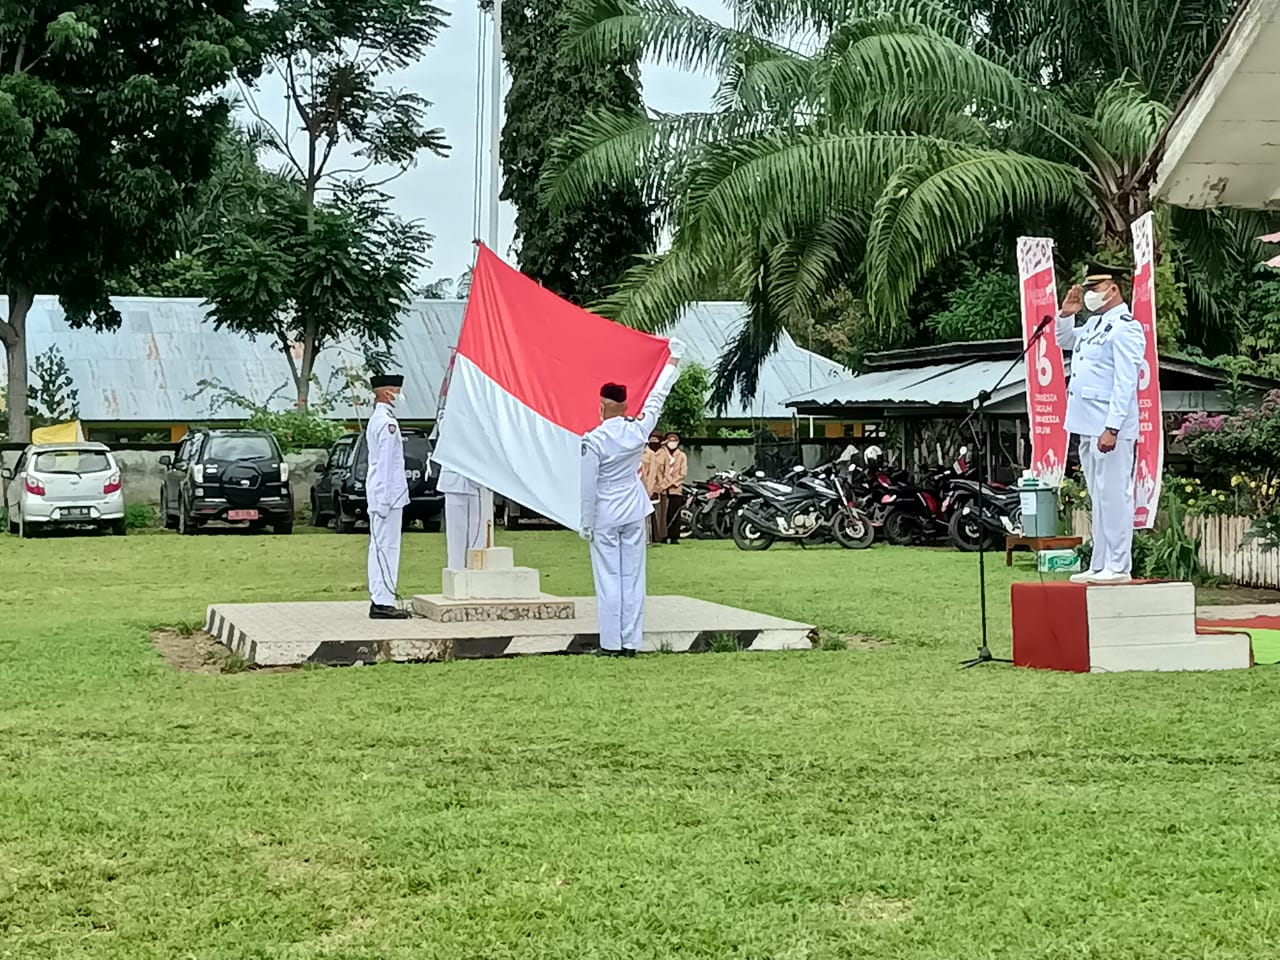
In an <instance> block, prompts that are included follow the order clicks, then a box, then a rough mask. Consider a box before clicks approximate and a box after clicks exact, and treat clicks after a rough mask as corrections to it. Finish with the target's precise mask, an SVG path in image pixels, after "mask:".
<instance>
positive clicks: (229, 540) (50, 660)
mask: <svg viewBox="0 0 1280 960" xmlns="http://www.w3.org/2000/svg"><path fill="white" fill-rule="evenodd" d="M506 542H511V543H514V544H515V546H516V547H517V554H518V556H519V558H520V560H521V561H522V562H526V563H532V564H534V565H537V566H539V567H541V568H542V570H543V575H544V584H545V588H546V589H548V590H550V591H553V592H559V593H575V592H585V591H587V590H588V589H589V583H590V574H589V568H588V565H587V563H586V557H585V549H584V547H583V546H582V545H581V544H580V543H579V542H578V541H577V540H576V539H575V538H573V537H572V536H570V535H567V534H560V533H530V534H523V535H516V536H512V537H508V538H506ZM442 549H443V548H442V543H441V538H440V537H438V536H434V535H426V534H416V535H413V536H411V537H409V538H408V540H407V542H406V550H405V563H404V567H403V569H402V580H401V583H402V586H403V587H404V588H406V589H420V590H421V589H430V588H433V587H434V585H435V584H437V583H438V580H437V577H438V568H439V566H440V564H441V561H442ZM363 550H364V541H363V539H362V538H359V537H340V536H336V535H331V534H316V535H311V536H300V535H296V536H294V537H285V538H281V537H266V536H264V537H244V536H211V537H199V538H192V539H186V538H179V537H177V536H172V535H145V536H130V537H127V538H124V539H113V538H100V539H49V540H36V541H33V542H29V543H25V542H19V541H17V540H16V539H14V538H3V537H0V696H2V697H3V705H2V706H0V957H5V958H10V957H12V958H23V960H27V958H45V957H57V958H76V960H79V958H95V960H98V958H121V960H123V958H129V960H142V958H157V960H158V958H164V960H174V958H199V960H207V958H227V960H231V958H236V960H240V958H267V957H269V958H282V960H283V958H290V960H293V958H315V957H331V958H369V960H373V958H378V960H391V958H397V960H398V958H406V960H407V958H415V960H417V958H450V960H459V958H494V960H498V958H508V957H510V958H515V957H519V958H565V960H588V958H610V960H613V958H617V960H633V958H650V957H653V958H657V957H663V958H666V957H676V956H680V957H687V958H730V957H732V958H743V960H745V958H759V960H774V958H778V960H783V958H785V960H802V958H804V960H819V958H833V960H834V958H854V957H875V958H937V960H955V958H996V957H999V958H1011V960H1014V958H1016V960H1031V958H1055V960H1057V958H1062V960H1068V958H1070V960H1082V958H1099V960H1103V958H1105V960H1115V958H1130V957H1144V958H1145V957H1149V958H1152V960H1156V958H1159V960H1168V958H1197V960H1200V958H1214V960H1225V958H1242V960H1243V958H1249V960H1257V958H1264V957H1273V956H1276V955H1277V949H1278V948H1277V946H1276V945H1277V943H1278V942H1280V913H1278V912H1277V910H1276V905H1277V904H1280V826H1278V822H1277V820H1278V818H1277V813H1276V808H1277V801H1278V800H1280V757H1278V751H1277V749H1276V747H1275V746H1274V745H1273V744H1272V743H1271V737H1272V736H1273V735H1274V731H1275V729H1276V722H1277V717H1280V705H1278V703H1280V697H1278V696H1277V695H1278V694H1280V672H1277V671H1271V670H1267V669H1258V670H1254V671H1249V672H1238V673H1230V674H1217V675H1163V676H1161V675H1128V676H1123V675H1117V676H1074V675H1071V676H1068V675H1055V674H1048V673H1038V672H1030V671H1020V670H1014V669H1013V668H1011V667H1007V666H986V667H983V668H980V669H977V670H971V671H963V672H962V671H958V670H957V669H956V667H955V662H956V661H957V660H958V659H959V658H961V657H962V656H965V655H967V654H969V653H970V652H971V651H972V648H973V647H974V646H975V645H976V641H977V629H978V622H977V616H976V611H975V604H974V587H975V572H976V566H975V560H974V558H973V557H967V556H962V555H959V554H956V553H952V552H949V551H923V550H918V551H910V550H901V549H885V548H876V549H873V550H871V551H867V552H862V553H847V552H843V551H838V550H829V549H821V550H812V551H800V550H796V549H776V550H774V551H770V552H768V553H764V554H743V553H739V552H738V551H737V550H735V549H734V548H733V546H732V545H730V544H685V545H683V546H681V547H679V548H670V547H667V548H662V549H660V550H659V551H657V552H655V553H654V554H653V555H652V561H651V565H650V581H651V589H652V591H653V592H655V593H656V592H687V593H691V594H694V595H697V596H701V597H705V598H707V599H712V600H719V601H725V602H730V603H736V604H739V605H742V606H746V607H752V608H756V609H760V610H764V611H767V612H770V613H775V614H778V615H781V616H787V617H795V618H800V619H807V620H810V621H813V622H816V623H818V624H819V625H821V627H822V628H823V630H824V631H825V632H827V633H828V634H830V635H837V634H838V635H859V636H866V637H875V638H879V639H883V640H888V641H891V642H892V645H891V646H889V647H887V648H884V649H876V650H848V651H831V652H823V651H815V652H813V653H779V654H745V653H744V654H731V653H725V654H706V655H701V656H661V655H659V656H652V657H645V658H641V659H640V660H636V661H602V660H598V659H594V658H543V659H526V660H519V661H488V662H464V663H451V664H437V665H405V666H400V665H383V666H377V667H366V668H358V669H319V670H305V671H297V672H289V673H239V674H229V675H222V676H199V675H192V674H180V673H177V672H175V671H173V670H172V669H170V668H169V667H167V666H166V665H165V664H164V663H163V662H162V661H161V660H160V659H159V657H158V655H157V654H156V653H155V651H154V650H153V649H152V647H151V646H150V644H149V642H148V633H149V630H150V629H151V628H153V627H155V626H158V625H174V624H182V623H185V624H190V625H198V623H199V622H200V621H201V620H202V618H203V610H204V606H205V604H206V603H207V602H210V601H214V600H224V601H225V600H272V599H281V600H285V599H325V598H331V599H359V598H362V597H363V596H364V585H363V576H364V574H363V571H364V556H363ZM1024 569H1025V568H1024ZM991 570H992V578H991V583H992V612H993V623H994V631H993V636H992V643H993V646H995V647H997V652H1003V651H1005V650H1007V646H1008V633H1009V631H1008V588H1007V585H1008V583H1009V580H1010V576H1009V574H1008V572H1007V571H1006V570H1005V568H1004V566H1003V560H1002V558H1001V559H1000V560H998V561H997V562H996V563H993V565H992V568H991ZM1023 575H1024V576H1025V575H1028V574H1025V573H1024V574H1023Z"/></svg>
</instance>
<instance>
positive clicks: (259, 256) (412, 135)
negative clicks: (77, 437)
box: [203, 0, 448, 409]
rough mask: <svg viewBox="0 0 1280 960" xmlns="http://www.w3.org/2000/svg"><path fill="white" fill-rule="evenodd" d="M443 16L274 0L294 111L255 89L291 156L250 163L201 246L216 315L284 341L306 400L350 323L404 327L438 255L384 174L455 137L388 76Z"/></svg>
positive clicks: (418, 9) (279, 71)
mask: <svg viewBox="0 0 1280 960" xmlns="http://www.w3.org/2000/svg"><path fill="white" fill-rule="evenodd" d="M444 16H445V14H444V12H443V11H442V10H441V9H440V8H439V7H436V6H433V5H432V4H429V3H425V2H422V0H343V2H341V3H339V2H326V0H282V2H279V3H278V4H277V5H276V10H275V13H274V16H273V19H272V24H273V30H274V40H275V42H274V44H273V46H272V48H271V50H270V52H269V55H268V57H267V69H268V71H269V72H270V73H271V74H273V75H274V76H276V77H277V78H278V79H279V81H280V82H281V83H283V85H284V95H285V101H286V116H285V118H284V122H283V124H282V125H280V126H277V125H276V123H275V122H274V121H273V118H272V117H271V116H268V115H267V114H266V113H265V112H263V111H262V110H261V109H259V107H258V105H257V100H256V97H255V96H254V95H253V94H252V93H251V92H246V96H247V99H248V104H249V107H250V110H251V111H252V112H253V113H254V116H255V117H256V119H257V121H258V125H259V126H258V129H257V130H255V131H254V133H255V135H256V136H257V137H260V138H261V142H262V143H263V144H264V145H265V146H266V147H267V148H269V149H270V150H272V151H274V152H275V153H277V154H278V155H279V156H280V157H281V158H283V162H284V164H285V168H284V170H283V171H282V172H280V173H279V174H268V173H266V172H264V171H260V170H256V169H254V170H248V171H246V172H245V175H244V176H243V177H241V178H240V180H239V183H238V184H237V185H236V187H235V188H234V189H235V191H236V193H235V197H236V202H235V203H231V204H229V206H228V211H227V213H226V214H225V218H224V222H222V223H219V224H217V227H216V229H215V230H212V231H210V232H209V234H208V235H207V237H206V244H205V247H204V252H203V255H204V256H205V257H206V259H207V261H208V263H209V269H210V272H211V274H212V280H211V293H210V301H211V303H212V304H213V309H212V310H211V313H210V317H211V319H212V320H213V322H214V323H215V324H216V325H217V326H219V327H229V328H231V329H234V330H239V331H241V332H244V333H246V334H248V335H250V336H263V335H265V336H269V337H272V338H273V339H274V340H275V341H276V342H277V343H279V345H280V348H281V351H282V352H283V354H284V356H285V357H286V359H287V360H288V363H289V368H290V371H291V373H292V375H293V379H294V383H295V386H296V389H297V405H298V407H299V408H302V409H305V408H306V407H307V404H308V400H309V394H310V390H311V386H312V383H313V380H314V371H315V362H316V357H317V355H318V354H319V352H320V351H321V350H322V349H324V347H325V346H326V345H327V344H329V343H332V342H333V341H334V340H335V339H337V338H339V337H342V336H352V337H355V338H356V339H358V340H360V341H363V342H365V343H367V344H370V345H374V346H376V345H379V344H381V345H383V346H385V345H387V344H389V343H390V342H391V341H392V340H393V339H394V338H395V335H396V327H397V324H398V319H399V316H400V313H401V311H402V310H403V309H404V307H405V306H406V305H407V303H408V301H409V299H410V298H411V296H412V293H413V290H412V285H413V282H414V281H415V279H416V278H417V274H418V272H419V271H420V270H421V269H422V268H423V267H424V266H426V264H427V260H426V258H425V251H426V249H427V247H428V246H429V244H430V240H431V238H430V235H429V234H427V232H426V231H425V230H424V229H423V227H422V225H421V224H419V223H407V222H405V221H402V220H400V219H399V218H397V217H395V216H393V215H392V214H391V213H390V211H389V209H388V207H387V201H388V200H389V197H388V196H387V195H386V194H385V193H384V192H382V191H381V190H380V187H381V186H383V185H385V184H386V183H388V182H389V181H391V180H394V179H395V178H396V177H398V176H400V175H401V174H403V173H404V171H405V170H407V169H408V168H409V167H410V166H412V165H413V164H414V163H416V161H417V158H418V156H419V155H420V154H421V153H422V152H423V151H426V152H428V153H431V154H435V155H437V156H441V155H443V154H445V153H446V152H447V150H448V147H447V146H446V145H445V143H444V139H443V134H442V132H441V131H440V130H439V129H437V128H430V127H428V126H427V125H426V122H425V118H426V114H427V111H428V109H429V107H430V103H428V102H427V101H426V100H425V99H423V98H422V97H421V96H420V95H418V94H416V93H411V92H407V91H402V90H395V89H393V88H390V87H388V86H386V85H385V84H384V83H383V80H384V76H385V74H386V73H388V72H391V71H395V70H400V69H403V68H405V67H407V66H409V65H410V64H412V63H416V62H417V61H419V60H421V59H422V57H423V56H424V55H425V54H426V51H427V49H428V48H429V47H430V46H431V45H432V44H433V43H434V41H435V39H436V37H437V35H438V34H439V32H440V30H441V29H442V28H443V27H444ZM341 164H346V166H342V165H341ZM295 345H297V348H298V354H299V355H298V356H297V358H295V357H294V349H295Z"/></svg>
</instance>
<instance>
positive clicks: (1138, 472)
mask: <svg viewBox="0 0 1280 960" xmlns="http://www.w3.org/2000/svg"><path fill="white" fill-rule="evenodd" d="M1130 230H1132V232H1133V303H1132V307H1133V319H1134V320H1136V321H1137V322H1138V323H1140V324H1142V332H1143V333H1145V334H1146V335H1147V353H1146V356H1145V357H1144V358H1143V361H1142V369H1141V370H1140V371H1139V372H1138V431H1139V433H1138V458H1137V463H1136V465H1135V469H1134V477H1133V525H1134V527H1135V528H1137V529H1139V530H1144V529H1145V530H1149V529H1151V528H1152V527H1153V526H1155V523H1156V511H1157V510H1158V509H1159V507H1160V483H1161V475H1162V473H1163V471H1164V414H1163V412H1162V411H1161V408H1160V354H1159V353H1158V351H1157V350H1156V277H1155V234H1154V232H1153V230H1152V215H1151V214H1150V213H1145V214H1143V215H1142V216H1141V217H1139V218H1138V219H1137V220H1135V221H1133V223H1132V224H1131V226H1130Z"/></svg>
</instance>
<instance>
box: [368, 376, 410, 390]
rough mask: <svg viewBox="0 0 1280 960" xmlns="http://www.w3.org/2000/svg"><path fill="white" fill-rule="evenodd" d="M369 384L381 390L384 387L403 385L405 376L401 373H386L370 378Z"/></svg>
mask: <svg viewBox="0 0 1280 960" xmlns="http://www.w3.org/2000/svg"><path fill="white" fill-rule="evenodd" d="M369 386H371V387H372V388H373V389H374V390H380V389H381V388H383V387H403V386H404V376H403V374H399V373H384V374H379V375H378V376H376V377H370V378H369Z"/></svg>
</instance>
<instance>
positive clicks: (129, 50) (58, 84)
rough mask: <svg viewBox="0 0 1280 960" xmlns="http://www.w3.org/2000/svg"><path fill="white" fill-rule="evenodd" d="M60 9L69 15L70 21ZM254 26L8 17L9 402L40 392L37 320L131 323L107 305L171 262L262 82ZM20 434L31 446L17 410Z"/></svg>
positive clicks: (0, 142)
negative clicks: (241, 94)
mask: <svg viewBox="0 0 1280 960" xmlns="http://www.w3.org/2000/svg"><path fill="white" fill-rule="evenodd" d="M59 7H63V8H64V9H62V10H61V11H60V10H59V9H58V8H59ZM258 22H259V21H258V19H257V18H256V17H253V16H251V15H250V14H249V13H248V12H247V10H246V4H245V3H244V2H243V0H210V2H207V3H199V4H192V3H185V2H176V0H152V2H149V3H146V4H138V3H134V2H126V0H87V2H85V3H82V4H78V5H74V6H72V5H64V4H38V5H33V4H21V5H15V4H7V5H5V6H3V7H0V224H2V225H3V229H2V230H0V284H3V289H4V292H5V293H6V294H7V296H8V306H9V312H8V316H7V318H6V319H4V320H3V321H0V341H3V343H4V346H5V353H6V357H7V369H8V392H9V396H11V397H23V396H26V395H27V392H28V389H27V388H28V376H27V344H26V320H27V314H28V312H29V311H30V309H31V304H32V302H33V300H34V298H35V295H36V294H37V293H53V294H57V295H58V296H59V298H60V299H61V301H62V306H63V309H64V310H65V311H66V314H67V319H68V321H69V322H70V323H71V325H72V326H73V327H90V328H93V329H96V330H110V329H114V328H115V327H118V326H119V324H120V315H119V314H118V312H117V311H116V310H115V309H114V308H113V307H112V306H111V303H110V300H109V299H108V293H109V292H110V290H111V287H112V284H113V282H114V281H116V280H118V279H120V278H122V277H124V276H125V275H126V274H127V273H128V272H129V270H130V269H131V268H133V267H135V266H136V265H138V264H145V263H150V262H152V261H155V260H158V259H165V258H167V257H169V256H171V255H172V247H171V234H172V232H173V230H174V228H175V225H176V220H177V216H178V214H179V212H180V211H181V210H182V209H183V208H184V206H185V204H186V203H187V202H188V201H189V200H190V198H191V196H192V194H193V191H194V190H195V188H196V187H197V185H198V184H199V183H200V182H201V181H202V180H203V179H204V178H205V177H207V176H208V174H209V170H210V166H211V156H212V154H213V151H214V145H215V143H216V140H217V137H218V135H219V132H220V130H221V128H222V125H223V123H224V120H225V118H226V116H227V115H228V112H229V104H228V102H227V100H226V99H225V98H224V97H223V96H221V91H222V90H223V89H224V88H225V87H226V85H227V83H228V81H229V79H230V77H231V75H232V74H233V72H235V71H237V70H241V71H245V72H252V70H253V69H254V56H255V53H256V49H257V46H256V42H255V37H256V35H257V33H256V28H257V25H258ZM8 421H9V436H10V438H11V439H13V440H26V439H28V438H29V437H30V426H31V425H30V420H29V417H28V415H27V410H26V408H25V406H24V405H23V404H20V403H11V404H10V405H9V410H8Z"/></svg>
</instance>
